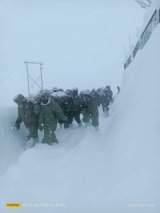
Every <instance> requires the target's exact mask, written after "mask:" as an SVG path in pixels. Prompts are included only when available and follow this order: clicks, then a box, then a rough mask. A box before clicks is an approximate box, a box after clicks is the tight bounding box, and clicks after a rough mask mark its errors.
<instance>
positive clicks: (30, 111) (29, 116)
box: [14, 94, 38, 145]
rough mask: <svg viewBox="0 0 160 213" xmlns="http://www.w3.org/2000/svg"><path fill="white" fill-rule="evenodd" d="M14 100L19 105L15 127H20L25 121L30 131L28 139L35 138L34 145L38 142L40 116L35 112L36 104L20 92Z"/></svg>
mask: <svg viewBox="0 0 160 213" xmlns="http://www.w3.org/2000/svg"><path fill="white" fill-rule="evenodd" d="M14 102H15V103H16V104H17V105H18V118H17V120H16V122H15V128H16V129H20V124H21V123H22V122H23V123H24V125H25V127H26V128H27V129H28V131H29V134H28V136H27V137H26V140H30V139H33V142H34V143H33V145H35V144H36V143H37V142H38V116H37V115H36V114H35V113H34V105H33V103H32V101H30V100H28V99H27V98H25V97H24V96H23V95H22V94H18V95H17V96H16V97H15V98H14Z"/></svg>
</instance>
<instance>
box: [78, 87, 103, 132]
mask: <svg viewBox="0 0 160 213" xmlns="http://www.w3.org/2000/svg"><path fill="white" fill-rule="evenodd" d="M81 95H82V97H83V111H82V114H83V122H84V123H86V125H88V124H89V123H90V120H91V122H92V126H94V127H95V129H96V130H98V126H99V111H98V106H97V103H96V100H95V99H94V98H93V97H92V95H91V93H90V91H89V90H84V91H82V92H81Z"/></svg>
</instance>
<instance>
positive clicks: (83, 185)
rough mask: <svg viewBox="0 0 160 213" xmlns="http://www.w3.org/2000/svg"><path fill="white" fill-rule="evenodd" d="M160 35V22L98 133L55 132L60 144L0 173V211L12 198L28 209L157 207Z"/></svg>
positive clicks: (30, 152) (32, 151)
mask: <svg viewBox="0 0 160 213" xmlns="http://www.w3.org/2000/svg"><path fill="white" fill-rule="evenodd" d="M159 35H160V26H158V27H157V28H156V29H155V31H154V32H153V35H152V36H151V38H150V40H149V41H148V43H147V44H146V46H145V47H144V49H143V50H141V51H139V52H138V53H137V56H136V58H135V59H134V61H133V62H132V63H131V64H130V66H129V67H128V68H127V69H126V70H125V73H124V79H123V82H122V85H121V92H120V93H119V95H118V96H117V97H116V98H115V102H114V104H113V105H112V108H111V112H110V113H111V114H110V117H109V118H103V117H102V115H101V118H100V131H99V132H95V131H94V130H93V129H92V128H91V127H89V128H88V129H85V128H82V129H78V128H75V129H71V130H69V131H64V130H57V136H58V139H59V141H60V144H58V145H54V146H52V147H50V146H48V145H43V144H38V145H37V146H36V147H34V148H32V149H28V150H27V151H25V152H23V153H22V154H21V155H20V156H19V159H18V161H17V162H16V163H15V164H14V165H13V166H11V167H9V168H8V170H7V172H5V173H4V174H3V175H1V177H0V202H1V205H0V211H1V212H3V213H5V212H8V211H9V210H11V209H7V208H5V207H4V203H5V202H7V201H20V202H21V204H22V206H21V208H20V212H26V213H27V212H56V213H57V212H67V213H72V212H87V213H88V212H95V213H96V212H101V213H103V212H113V213H119V212H123V213H124V212H126V213H130V212H140V213H141V212H144V213H148V212H151V213H159V212H160V201H159V199H160V184H159V180H160V164H159V162H160V131H159V130H160V115H159V109H160V94H159V91H160V84H159V79H160V72H159V67H160V61H159V55H160V36H159ZM8 112H10V109H9V110H7V113H8ZM3 115H4V113H3ZM7 116H8V117H9V115H7ZM0 122H4V119H3V118H2V119H1V121H0ZM3 127H4V129H6V124H5V125H4V123H1V136H2V139H4V138H6V136H7V137H9V138H8V139H7V141H10V140H11V138H12V137H11V134H10V133H9V132H8V131H7V132H4V131H3ZM14 137H16V136H14ZM20 137H21V136H20ZM17 141H18V138H17ZM7 143H8V142H7ZM15 144H16V146H17V147H18V149H20V147H21V146H20V144H19V143H15ZM13 149H14V148H13ZM10 153H11V152H10ZM18 155H19V154H17V155H16V158H17V156H18ZM2 160H3V159H2ZM4 161H5V160H4ZM47 205H50V206H48V207H47ZM12 211H13V212H14V209H12ZM15 211H16V212H17V209H16V210H15Z"/></svg>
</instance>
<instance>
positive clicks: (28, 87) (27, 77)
mask: <svg viewBox="0 0 160 213" xmlns="http://www.w3.org/2000/svg"><path fill="white" fill-rule="evenodd" d="M24 63H25V64H26V69H27V83H28V95H29V97H30V90H29V88H30V86H29V73H28V63H27V62H24Z"/></svg>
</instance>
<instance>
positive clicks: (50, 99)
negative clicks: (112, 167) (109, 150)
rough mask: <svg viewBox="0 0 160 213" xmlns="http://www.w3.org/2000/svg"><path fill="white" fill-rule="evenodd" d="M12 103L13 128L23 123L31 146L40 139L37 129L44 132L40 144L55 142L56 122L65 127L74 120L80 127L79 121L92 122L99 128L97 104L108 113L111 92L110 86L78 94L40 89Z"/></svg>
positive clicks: (87, 123)
mask: <svg viewBox="0 0 160 213" xmlns="http://www.w3.org/2000/svg"><path fill="white" fill-rule="evenodd" d="M14 102H15V103H16V104H17V105H18V118H17V120H16V122H15V126H14V128H16V129H20V124H21V123H22V122H23V123H24V125H25V127H26V128H27V129H28V132H29V134H28V136H27V137H26V140H30V139H32V141H33V146H34V145H35V144H36V143H37V142H38V141H39V138H38V130H40V131H43V133H44V136H43V139H42V143H47V144H49V145H51V144H52V143H54V142H55V143H58V140H57V137H56V135H55V131H56V128H57V124H58V123H59V125H60V127H61V128H62V127H64V128H65V129H67V128H70V127H71V126H72V123H73V120H75V121H76V122H77V125H78V126H79V127H81V126H82V123H83V124H85V125H86V126H88V125H90V124H92V126H93V127H94V128H95V130H98V126H99V110H98V107H99V106H100V105H102V109H103V112H104V115H108V111H109V105H110V103H111V102H113V92H112V90H111V88H110V86H106V87H105V88H99V89H97V90H95V89H93V90H91V91H90V90H88V89H86V90H82V91H81V92H80V93H79V92H78V88H73V89H71V90H69V89H68V90H66V91H64V90H63V89H58V88H53V89H52V90H41V91H39V93H38V94H37V95H36V96H34V97H29V98H26V97H24V95H22V94H18V95H17V96H16V97H15V98H14ZM81 115H82V116H81ZM81 117H82V119H81Z"/></svg>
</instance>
